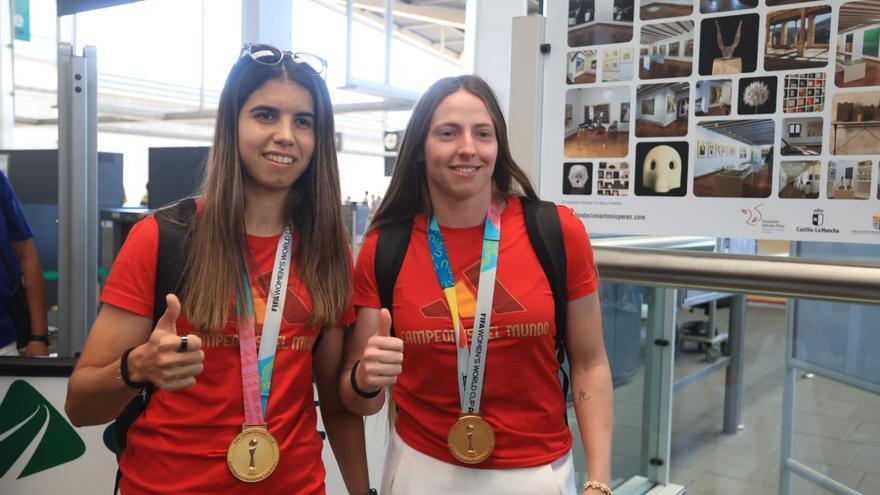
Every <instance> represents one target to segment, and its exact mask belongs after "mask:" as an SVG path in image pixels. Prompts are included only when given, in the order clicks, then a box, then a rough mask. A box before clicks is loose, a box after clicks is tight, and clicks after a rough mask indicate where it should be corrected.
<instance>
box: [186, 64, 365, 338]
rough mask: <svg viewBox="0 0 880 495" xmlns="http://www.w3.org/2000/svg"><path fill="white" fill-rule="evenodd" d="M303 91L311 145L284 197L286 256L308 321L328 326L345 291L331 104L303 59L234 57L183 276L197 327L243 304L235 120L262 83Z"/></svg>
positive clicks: (216, 326)
mask: <svg viewBox="0 0 880 495" xmlns="http://www.w3.org/2000/svg"><path fill="white" fill-rule="evenodd" d="M273 79H277V80H283V81H292V82H295V83H297V84H299V85H300V86H302V87H303V88H305V89H307V90H308V91H309V93H310V94H311V96H312V102H313V104H314V108H315V124H314V125H315V127H314V129H315V150H314V152H313V154H312V158H311V161H310V162H309V165H308V167H307V168H306V170H305V171H304V172H303V174H302V175H301V176H300V177H299V178H298V179H297V180H296V182H295V183H294V184H293V186H292V187H291V191H290V193H289V194H288V195H287V205H286V206H285V217H286V223H287V224H288V225H290V226H292V227H293V230H294V235H295V236H296V237H297V241H298V242H296V251H295V254H294V260H295V265H296V271H297V275H298V276H299V278H300V279H301V280H302V281H303V282H304V283H305V286H306V287H307V288H308V291H309V294H310V295H311V299H312V315H311V318H310V321H309V323H310V324H317V325H333V324H335V323H336V322H337V321H338V320H339V318H340V317H341V315H342V311H343V309H344V307H345V304H346V302H347V300H348V296H349V290H350V277H351V267H350V261H349V254H348V243H347V238H346V234H345V228H344V226H343V225H344V224H343V219H342V200H341V198H340V196H341V194H340V187H339V168H338V165H337V162H336V146H335V141H334V139H335V138H334V136H335V132H334V123H333V107H332V104H331V102H330V94H329V93H328V91H327V86H326V84H325V83H324V81H323V79H321V78H320V77H319V76H318V75H317V73H315V71H314V70H312V69H311V68H310V67H309V66H308V65H307V64H303V63H297V62H294V61H293V60H292V59H291V57H288V56H285V57H284V58H283V60H282V62H281V63H279V64H276V65H263V64H260V63H257V62H255V61H253V60H251V58H250V57H246V56H245V57H241V58H239V60H238V62H236V64H235V65H234V66H233V67H232V70H231V71H230V72H229V76H228V77H227V78H226V83H225V85H224V86H223V91H222V93H221V94H220V103H219V108H218V111H217V121H216V126H215V129H214V144H213V146H212V148H211V153H210V156H209V158H208V164H207V167H206V168H205V175H204V177H203V182H202V189H201V193H202V196H203V197H204V201H205V203H204V211H203V212H202V213H201V214H200V215H197V216H196V218H195V219H194V221H193V225H192V229H191V233H190V249H189V256H188V258H187V262H186V265H185V266H186V272H185V273H186V277H185V280H184V281H183V290H182V299H181V301H182V303H183V307H184V308H185V310H186V315H187V319H188V320H189V321H190V323H192V325H193V326H194V327H195V328H197V329H200V330H207V331H211V332H214V331H219V330H220V329H222V328H223V325H224V324H225V322H226V321H227V317H228V315H229V297H230V294H232V295H234V296H235V298H236V300H239V301H244V300H245V299H244V298H245V286H244V280H245V277H246V276H247V274H248V269H247V266H248V263H247V259H248V257H249V255H248V254H247V253H250V250H249V248H248V244H247V234H246V230H245V221H244V211H245V207H246V204H245V195H244V181H245V174H246V172H245V171H244V167H243V165H242V163H241V155H240V153H239V147H238V117H239V113H240V112H241V108H242V106H244V103H245V101H246V100H247V99H248V97H249V96H250V95H251V93H253V92H254V91H256V90H257V89H258V88H260V87H261V86H262V85H263V84H264V83H265V82H266V81H269V80H273Z"/></svg>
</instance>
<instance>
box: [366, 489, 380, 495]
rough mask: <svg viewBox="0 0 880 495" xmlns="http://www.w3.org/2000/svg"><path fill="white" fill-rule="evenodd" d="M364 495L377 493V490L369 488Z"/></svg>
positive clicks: (376, 494)
mask: <svg viewBox="0 0 880 495" xmlns="http://www.w3.org/2000/svg"><path fill="white" fill-rule="evenodd" d="M364 495H379V492H377V491H376V489H375V488H370V491H368V492H367V493H365V494H364Z"/></svg>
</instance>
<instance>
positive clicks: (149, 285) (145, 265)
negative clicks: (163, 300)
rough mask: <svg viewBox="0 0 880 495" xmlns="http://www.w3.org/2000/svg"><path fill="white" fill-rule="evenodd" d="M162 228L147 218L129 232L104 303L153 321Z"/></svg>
mask: <svg viewBox="0 0 880 495" xmlns="http://www.w3.org/2000/svg"><path fill="white" fill-rule="evenodd" d="M158 253H159V224H158V222H156V219H155V218H153V217H152V216H151V217H148V218H145V219H143V220H141V221H140V222H138V223H136V224H135V226H134V227H133V228H132V229H131V232H129V234H128V237H127V238H126V239H125V243H124V244H123V245H122V249H120V250H119V254H118V255H117V256H116V259H115V260H114V261H113V268H112V269H111V270H110V275H109V276H108V277H107V283H106V284H104V290H103V291H102V292H101V302H103V303H107V304H112V305H113V306H116V307H118V308H121V309H124V310H126V311H130V312H132V313H134V314H136V315H138V316H143V317H144V318H150V319H152V318H153V301H154V293H155V292H156V258H157V257H158Z"/></svg>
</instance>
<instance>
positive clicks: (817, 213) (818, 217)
mask: <svg viewBox="0 0 880 495" xmlns="http://www.w3.org/2000/svg"><path fill="white" fill-rule="evenodd" d="M823 223H825V214H824V213H823V212H822V209H821V208H816V209H815V210H813V225H815V226H816V227H819V226H821V225H822V224H823Z"/></svg>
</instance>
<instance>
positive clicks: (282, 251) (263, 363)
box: [236, 227, 293, 425]
mask: <svg viewBox="0 0 880 495" xmlns="http://www.w3.org/2000/svg"><path fill="white" fill-rule="evenodd" d="M292 238H293V234H292V233H291V231H290V227H285V228H284V232H282V234H281V237H280V238H279V239H278V247H277V248H276V249H275V265H274V267H273V268H272V277H271V278H270V279H269V280H270V281H269V293H268V301H266V313H265V316H264V317H263V333H262V337H261V338H260V352H259V357H258V355H257V342H256V341H257V338H256V331H255V330H254V327H255V317H254V302H253V300H252V298H251V284H250V282H249V280H248V278H247V277H245V281H244V289H245V290H244V292H245V299H246V300H245V304H246V307H247V313H246V314H242V311H241V305H240V304H236V309H237V311H238V339H239V344H238V349H239V353H240V355H241V383H242V389H243V391H244V422H245V424H246V425H262V424H265V417H264V413H265V411H266V407H267V405H268V403H269V389H270V388H271V385H272V368H273V366H274V364H275V348H276V347H277V345H278V333H279V331H280V330H281V317H282V314H283V313H284V300H285V298H286V297H287V280H288V278H289V275H290V255H291V252H290V246H291V240H292Z"/></svg>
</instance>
